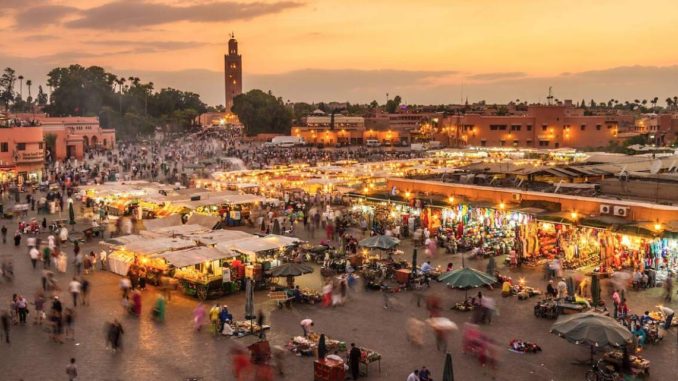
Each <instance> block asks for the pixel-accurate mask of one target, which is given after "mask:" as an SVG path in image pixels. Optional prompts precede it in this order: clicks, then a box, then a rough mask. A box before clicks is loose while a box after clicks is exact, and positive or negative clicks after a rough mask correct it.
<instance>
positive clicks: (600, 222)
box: [579, 216, 630, 229]
mask: <svg viewBox="0 0 678 381" xmlns="http://www.w3.org/2000/svg"><path fill="white" fill-rule="evenodd" d="M579 223H580V224H581V225H584V226H588V227H592V228H599V229H607V228H612V229H616V228H618V227H619V226H623V225H628V224H629V223H630V221H628V220H625V219H623V218H620V217H615V216H592V217H584V218H582V219H581V220H580V221H579Z"/></svg>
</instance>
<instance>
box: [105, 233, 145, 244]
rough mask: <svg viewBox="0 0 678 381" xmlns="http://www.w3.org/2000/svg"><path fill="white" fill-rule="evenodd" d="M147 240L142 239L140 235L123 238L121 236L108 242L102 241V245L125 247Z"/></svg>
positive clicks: (124, 236)
mask: <svg viewBox="0 0 678 381" xmlns="http://www.w3.org/2000/svg"><path fill="white" fill-rule="evenodd" d="M145 239H146V238H145V237H142V236H140V235H136V234H130V235H123V236H120V237H115V238H111V239H108V240H106V241H101V242H100V244H102V245H109V246H124V245H128V244H130V243H132V242H137V241H141V240H145Z"/></svg>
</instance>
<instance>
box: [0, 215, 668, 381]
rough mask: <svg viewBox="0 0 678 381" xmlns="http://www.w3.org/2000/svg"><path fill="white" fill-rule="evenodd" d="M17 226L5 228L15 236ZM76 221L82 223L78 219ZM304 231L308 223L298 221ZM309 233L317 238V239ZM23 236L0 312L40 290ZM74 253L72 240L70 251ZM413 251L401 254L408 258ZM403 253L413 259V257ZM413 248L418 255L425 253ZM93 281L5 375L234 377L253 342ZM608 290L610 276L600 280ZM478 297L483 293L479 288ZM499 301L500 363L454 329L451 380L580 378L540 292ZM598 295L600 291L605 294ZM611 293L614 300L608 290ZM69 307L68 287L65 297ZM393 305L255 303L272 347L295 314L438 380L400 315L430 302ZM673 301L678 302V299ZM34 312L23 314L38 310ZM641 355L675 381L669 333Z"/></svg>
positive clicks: (302, 373) (1, 347)
mask: <svg viewBox="0 0 678 381" xmlns="http://www.w3.org/2000/svg"><path fill="white" fill-rule="evenodd" d="M14 224H15V222H12V225H11V227H10V225H8V228H9V230H10V232H13V230H14V226H15V225H14ZM78 228H81V227H78ZM297 231H298V232H299V233H300V234H301V235H302V238H305V237H303V235H305V232H303V229H297ZM321 235H322V234H321V233H320V232H316V235H315V237H316V239H315V240H316V241H318V240H319V239H320V237H321ZM97 249H98V244H97V243H96V242H91V243H87V244H85V245H84V247H83V252H85V253H88V252H89V251H90V250H97ZM402 249H403V250H404V251H405V252H406V253H411V251H412V246H411V242H409V241H405V242H404V243H403V244H402ZM26 251H27V250H26V248H25V240H24V241H23V242H22V246H21V247H20V248H19V249H15V248H14V246H13V244H11V243H8V244H6V245H1V244H0V253H1V254H2V255H9V256H11V257H12V258H14V265H15V272H16V278H15V280H14V281H13V282H11V283H8V282H0V308H6V306H8V304H9V300H10V298H11V295H12V293H15V292H18V293H22V294H24V295H27V297H28V299H29V300H30V301H32V299H33V294H34V292H35V291H36V290H38V289H39V288H40V270H33V269H32V268H31V266H30V261H29V259H28V257H27V254H26ZM66 252H68V253H69V258H72V246H67V247H66ZM409 255H410V254H407V256H408V257H409ZM408 259H409V258H408ZM423 259H424V258H422V256H420V261H421V260H423ZM450 260H451V261H453V262H454V264H455V267H459V266H460V263H461V260H460V255H455V256H448V255H444V254H438V255H437V256H436V257H435V258H434V259H433V263H434V265H435V264H440V265H443V266H444V265H446V263H447V262H449V261H450ZM497 263H498V264H499V268H500V271H501V272H502V273H509V274H511V276H513V278H514V279H518V278H520V277H524V278H525V279H526V281H527V284H528V285H532V286H538V287H540V288H544V287H545V282H544V281H543V280H542V273H541V271H538V270H531V269H522V270H510V269H503V268H502V267H503V264H501V260H497ZM467 265H469V266H472V267H476V268H479V269H484V268H485V261H480V260H477V261H473V260H468V261H467ZM71 274H72V266H71V264H70V263H69V271H68V272H67V274H59V275H58V276H57V278H58V280H59V284H60V285H61V287H62V288H63V289H65V288H66V284H67V282H68V281H69V280H70V277H71ZM88 278H89V280H90V282H91V284H92V290H91V305H90V306H85V307H80V306H78V307H77V316H76V324H75V340H68V341H66V342H65V343H64V344H58V343H53V342H51V341H50V340H49V339H48V336H47V333H45V332H44V331H43V330H42V329H41V328H39V327H36V326H33V325H27V326H14V327H12V332H11V335H12V343H11V345H6V344H4V343H0V375H1V376H0V379H1V380H7V381H14V380H19V379H23V380H25V381H33V380H36V381H37V380H41V381H42V380H50V381H51V380H66V379H67V378H66V375H65V373H64V369H65V366H66V364H67V362H68V359H69V358H70V357H76V358H77V361H78V366H79V370H80V374H81V377H80V378H79V379H80V380H87V381H89V380H178V381H179V380H184V379H185V378H187V377H202V378H203V379H204V380H233V376H232V373H231V361H230V356H229V348H230V347H231V346H232V345H234V343H238V344H245V345H247V344H249V343H250V342H252V341H253V340H255V339H254V338H251V337H249V338H247V337H246V338H226V337H213V336H212V335H211V334H210V333H208V332H207V331H206V330H204V331H203V332H199V333H196V332H194V331H193V329H192V321H191V314H192V310H193V308H194V307H195V305H196V303H197V302H196V300H194V299H192V298H189V297H185V296H183V295H177V294H175V295H174V296H173V298H172V301H171V303H169V305H168V310H167V320H166V322H165V323H164V324H156V323H153V322H152V321H151V319H150V317H149V311H150V307H149V306H150V305H151V304H152V301H153V300H154V298H155V290H154V289H153V288H152V287H151V288H149V289H148V290H146V291H145V292H144V293H143V311H142V317H141V318H140V319H136V318H132V317H130V316H128V315H127V314H126V313H125V312H124V311H123V309H122V307H121V305H120V295H119V290H118V282H119V280H120V277H119V276H117V275H115V274H112V273H108V272H96V273H94V274H91V275H89V276H88ZM298 282H299V283H300V284H302V285H304V286H310V287H316V288H319V287H320V284H321V279H320V275H319V271H316V272H315V273H313V274H309V275H306V276H304V277H301V278H299V279H298ZM604 286H605V282H604ZM426 292H438V293H440V294H441V295H442V296H443V300H444V307H445V310H444V312H443V315H444V316H447V317H449V318H450V319H452V320H453V321H455V322H456V323H457V324H458V325H459V326H460V327H461V325H462V324H463V323H464V322H465V321H468V319H469V318H470V315H469V313H463V312H457V311H450V310H449V307H450V306H451V305H452V304H453V303H454V302H457V301H461V300H462V299H463V295H464V292H463V291H458V290H449V289H445V288H444V287H443V286H442V285H441V284H438V283H435V282H434V283H432V287H431V289H430V290H428V291H426ZM483 292H484V293H485V292H486V291H485V290H483ZM488 293H489V294H490V295H491V296H492V297H494V298H495V300H496V301H497V306H498V309H499V316H496V317H495V319H493V322H492V324H491V325H489V326H485V327H482V329H483V330H484V331H485V332H486V333H488V334H489V335H491V336H492V337H493V338H494V339H495V340H496V341H497V342H498V343H499V344H500V346H501V351H500V352H501V359H500V364H499V367H498V369H497V370H496V371H491V370H490V369H487V368H483V367H481V366H480V365H479V364H478V362H477V361H476V360H475V358H473V357H471V356H468V355H464V354H462V353H461V350H460V345H461V335H460V334H459V333H456V334H453V335H451V338H450V340H449V347H448V348H449V351H450V352H451V353H452V354H453V357H454V367H455V375H456V377H457V378H456V379H457V380H491V379H497V380H525V381H528V380H529V381H531V380H535V381H536V380H577V379H584V373H585V372H586V370H587V368H586V367H582V366H576V365H573V364H572V361H573V360H576V359H585V358H587V357H588V354H589V349H588V348H587V347H584V346H577V345H574V344H570V343H568V342H567V341H565V340H563V339H561V338H559V337H557V336H555V335H552V334H550V333H548V331H549V328H550V326H551V325H552V324H553V321H551V320H544V319H537V318H535V317H534V316H533V312H532V311H533V306H534V303H535V302H536V301H537V299H536V298H532V299H529V300H527V301H518V300H517V298H515V297H511V298H502V297H501V296H500V293H499V291H498V290H494V291H490V292H488ZM660 294H661V290H660V289H654V290H649V291H643V292H633V291H630V292H628V293H627V296H628V299H629V307H630V309H631V310H632V311H633V312H642V311H644V310H645V309H648V308H651V307H652V306H654V305H656V304H658V303H659V302H660V301H661V296H660ZM605 295H607V294H606V293H605ZM606 298H607V300H608V301H609V297H607V296H606ZM62 299H63V300H64V302H65V304H69V303H70V298H69V297H68V295H65V294H64V295H63V298H62ZM393 299H394V305H395V306H394V308H393V309H391V310H384V308H383V299H382V295H381V293H380V292H374V291H363V290H362V288H361V287H357V288H356V291H355V292H353V293H351V294H350V299H349V301H348V303H347V304H346V305H344V306H340V307H336V308H329V309H323V308H320V307H319V306H310V305H301V306H293V307H292V308H290V309H282V310H278V309H277V308H275V307H274V306H273V305H272V303H271V302H270V301H268V298H267V297H266V293H265V292H263V291H261V292H257V293H256V295H255V303H256V305H255V308H260V307H261V308H264V310H265V311H266V312H267V314H268V316H269V322H270V324H271V325H272V327H273V328H272V330H271V332H270V333H269V334H268V338H269V339H270V341H271V342H272V344H273V345H284V344H285V343H286V342H287V340H288V339H289V338H290V337H291V336H294V335H298V334H299V333H300V327H299V321H300V320H302V319H304V318H307V317H308V318H311V319H313V320H314V321H315V330H316V331H317V332H323V333H326V334H327V335H328V336H329V337H331V338H336V339H340V340H344V341H346V342H347V343H350V342H355V343H357V344H358V345H361V346H365V347H368V348H371V349H374V350H376V351H378V352H380V353H381V354H382V356H383V359H382V362H381V372H379V371H378V369H377V367H376V364H374V365H373V366H372V367H371V368H370V374H369V377H368V379H374V380H394V381H398V380H405V378H406V377H407V375H408V374H409V372H411V371H412V370H413V369H414V368H420V367H421V366H422V365H425V366H427V367H428V368H429V369H431V370H432V371H433V376H434V379H436V380H440V376H441V372H442V368H443V361H444V353H442V352H438V351H437V350H436V348H435V342H434V338H433V335H432V334H429V335H428V336H427V337H426V342H425V345H424V347H422V348H416V347H413V346H411V345H410V344H409V343H408V341H407V340H406V335H405V321H406V320H407V319H408V318H409V317H416V318H419V319H425V318H426V317H427V313H426V310H425V308H423V307H417V305H416V303H415V301H414V294H413V293H411V292H403V293H399V294H395V295H394V298H393ZM214 302H215V303H220V304H228V305H229V307H230V309H231V312H232V313H233V314H234V315H235V317H236V318H242V316H243V315H244V295H243V293H240V294H237V295H233V296H227V297H223V298H220V299H218V300H216V301H214ZM672 308H674V309H678V303H676V301H675V300H674V303H673V304H672ZM33 314H34V313H33V312H32V313H31V314H30V315H29V320H32V318H33ZM116 317H117V318H119V319H120V320H121V322H122V324H123V327H124V329H125V334H124V335H123V350H122V351H121V352H119V353H113V352H111V351H109V350H107V349H105V343H104V333H103V329H104V323H105V322H106V321H110V320H112V319H113V318H116ZM513 338H521V339H524V340H528V341H533V342H536V343H538V344H539V345H540V346H541V347H542V348H543V352H542V353H539V354H534V355H533V354H525V355H520V354H515V353H512V352H509V351H507V350H506V346H507V345H508V342H509V341H510V340H511V339H513ZM643 355H644V356H645V357H646V358H648V359H649V360H651V361H652V371H651V377H650V379H657V380H670V379H676V378H675V374H676V370H677V369H676V368H677V365H676V364H677V363H676V358H678V357H677V356H678V346H677V344H676V329H675V328H674V329H673V330H672V331H671V336H670V337H667V338H666V339H665V340H664V341H663V342H661V343H659V344H656V345H650V346H648V347H647V349H646V350H645V351H644V352H643ZM286 368H287V369H286V371H287V373H288V376H287V378H286V379H289V380H309V381H310V380H312V379H313V361H312V359H310V358H302V357H296V356H293V355H291V354H290V356H288V357H287V358H286Z"/></svg>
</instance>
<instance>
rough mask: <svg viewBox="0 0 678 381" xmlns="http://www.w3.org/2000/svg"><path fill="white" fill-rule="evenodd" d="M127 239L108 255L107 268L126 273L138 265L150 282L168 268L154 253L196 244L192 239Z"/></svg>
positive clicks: (185, 247) (122, 273)
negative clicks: (126, 241)
mask: <svg viewBox="0 0 678 381" xmlns="http://www.w3.org/2000/svg"><path fill="white" fill-rule="evenodd" d="M137 237H138V236H137ZM121 238H122V237H119V238H116V239H117V240H119V239H121ZM127 240H128V241H129V242H128V243H125V244H124V245H122V246H117V247H115V249H114V251H113V252H112V253H111V254H110V255H109V256H108V266H109V267H108V268H109V270H110V271H112V272H114V273H116V274H119V275H127V274H128V273H129V271H130V270H131V269H134V268H136V267H139V268H142V269H143V270H144V272H145V273H146V276H147V278H149V280H150V281H151V282H155V281H157V279H158V276H159V275H161V274H164V273H166V272H167V271H168V269H169V268H168V266H167V264H166V263H165V262H164V261H163V260H161V259H159V258H156V257H154V256H153V255H154V254H159V253H162V252H165V251H172V250H182V249H187V248H191V247H194V246H196V243H195V242H194V241H191V240H186V239H180V238H167V237H163V238H154V239H145V238H143V237H140V238H138V239H137V238H128V239H127Z"/></svg>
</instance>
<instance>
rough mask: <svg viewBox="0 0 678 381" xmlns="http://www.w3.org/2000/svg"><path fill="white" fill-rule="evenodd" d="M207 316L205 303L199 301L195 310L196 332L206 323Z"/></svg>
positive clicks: (194, 323) (194, 322)
mask: <svg viewBox="0 0 678 381" xmlns="http://www.w3.org/2000/svg"><path fill="white" fill-rule="evenodd" d="M206 316H207V311H206V309H205V305H204V304H202V302H199V303H198V305H197V306H195V309H194V310H193V325H194V327H195V331H196V332H200V330H201V329H202V326H203V325H204V324H205V317H206Z"/></svg>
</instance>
